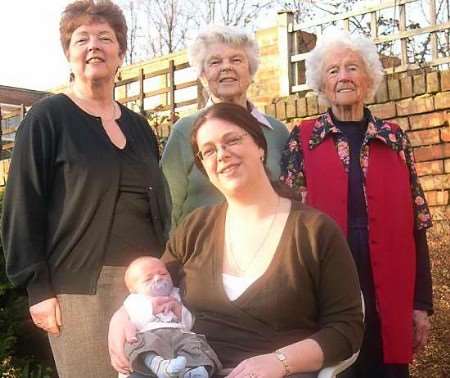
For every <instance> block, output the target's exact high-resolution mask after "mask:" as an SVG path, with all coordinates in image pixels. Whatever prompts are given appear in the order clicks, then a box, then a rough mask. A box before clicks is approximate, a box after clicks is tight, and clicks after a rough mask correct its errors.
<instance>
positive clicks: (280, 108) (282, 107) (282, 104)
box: [275, 100, 286, 120]
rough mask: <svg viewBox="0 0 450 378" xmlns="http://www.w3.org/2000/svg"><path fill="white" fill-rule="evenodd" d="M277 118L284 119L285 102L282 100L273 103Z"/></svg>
mask: <svg viewBox="0 0 450 378" xmlns="http://www.w3.org/2000/svg"><path fill="white" fill-rule="evenodd" d="M275 107H276V112H277V119H279V120H285V119H286V102H284V100H280V101H278V102H277V103H276V104H275Z"/></svg>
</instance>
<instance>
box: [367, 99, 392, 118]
mask: <svg viewBox="0 0 450 378" xmlns="http://www.w3.org/2000/svg"><path fill="white" fill-rule="evenodd" d="M369 109H370V111H371V112H372V113H373V115H374V116H376V117H378V118H381V119H389V118H394V117H395V116H396V115H397V114H396V109H395V102H387V103H384V104H376V105H370V106H369Z"/></svg>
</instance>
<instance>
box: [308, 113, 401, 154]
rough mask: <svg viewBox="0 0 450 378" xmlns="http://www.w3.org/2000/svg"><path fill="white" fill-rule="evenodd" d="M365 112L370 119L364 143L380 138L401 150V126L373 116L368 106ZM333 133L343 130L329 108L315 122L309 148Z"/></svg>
mask: <svg viewBox="0 0 450 378" xmlns="http://www.w3.org/2000/svg"><path fill="white" fill-rule="evenodd" d="M364 114H365V116H366V117H367V119H368V124H367V131H366V135H365V137H364V141H363V145H364V144H367V143H368V142H369V141H370V140H372V139H378V140H380V141H381V142H383V143H385V144H386V145H388V146H389V147H391V148H392V149H393V150H394V151H400V150H401V149H402V141H401V139H400V138H399V135H398V131H399V128H397V127H395V129H394V128H393V124H392V123H389V122H386V121H383V120H382V119H379V118H377V117H375V116H373V115H372V113H371V112H370V110H369V109H367V108H364ZM331 134H339V135H342V132H341V130H339V128H338V127H337V126H336V125H335V124H334V123H333V118H332V117H331V109H328V111H327V112H326V113H324V114H322V115H321V116H320V117H319V118H317V120H316V122H315V124H314V127H313V131H312V133H311V138H310V140H309V149H310V150H312V149H313V148H315V147H316V146H318V145H319V144H320V143H322V142H323V140H324V139H325V138H326V137H327V136H328V135H331Z"/></svg>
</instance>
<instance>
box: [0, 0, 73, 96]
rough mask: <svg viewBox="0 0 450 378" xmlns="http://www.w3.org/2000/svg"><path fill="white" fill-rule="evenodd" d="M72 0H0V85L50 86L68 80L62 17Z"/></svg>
mask: <svg viewBox="0 0 450 378" xmlns="http://www.w3.org/2000/svg"><path fill="white" fill-rule="evenodd" d="M69 2H70V1H69V0H0V17H1V21H0V85H9V86H15V87H23V88H29V89H38V90H47V89H50V88H52V87H55V86H59V85H61V84H64V83H65V82H67V79H68V77H69V67H68V64H67V62H66V59H65V57H64V54H63V52H62V48H61V45H60V42H59V30H58V27H59V25H58V24H59V19H60V16H61V12H62V10H63V9H64V7H65V6H66V5H67V4H68V3H69Z"/></svg>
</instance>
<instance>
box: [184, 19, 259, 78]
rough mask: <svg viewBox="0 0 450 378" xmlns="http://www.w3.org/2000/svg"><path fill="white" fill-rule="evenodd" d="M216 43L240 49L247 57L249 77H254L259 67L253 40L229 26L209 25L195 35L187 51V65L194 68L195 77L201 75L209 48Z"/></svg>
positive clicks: (256, 46) (255, 44)
mask: <svg viewBox="0 0 450 378" xmlns="http://www.w3.org/2000/svg"><path fill="white" fill-rule="evenodd" d="M216 43H223V44H225V45H230V46H232V47H239V48H242V49H243V50H244V51H245V53H246V55H247V59H248V62H249V68H250V75H251V76H252V77H253V76H254V75H255V73H256V71H257V70H258V66H259V48H258V43H257V42H256V40H255V38H254V37H253V36H252V35H250V34H249V33H246V32H245V31H243V30H240V29H237V28H234V27H231V26H222V25H209V26H208V27H207V28H206V29H205V30H204V31H202V32H200V33H199V34H198V35H197V37H196V38H195V40H194V41H193V43H192V44H191V45H190V47H189V51H188V57H189V64H190V65H191V67H193V68H195V70H196V74H197V77H200V76H201V74H202V73H203V69H204V68H205V60H206V57H207V55H208V50H209V48H210V46H211V45H213V44H216Z"/></svg>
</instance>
